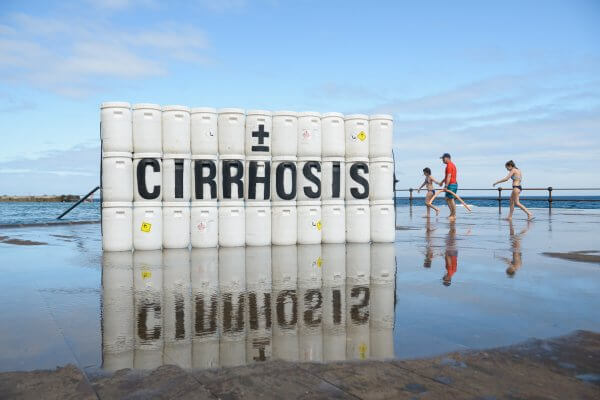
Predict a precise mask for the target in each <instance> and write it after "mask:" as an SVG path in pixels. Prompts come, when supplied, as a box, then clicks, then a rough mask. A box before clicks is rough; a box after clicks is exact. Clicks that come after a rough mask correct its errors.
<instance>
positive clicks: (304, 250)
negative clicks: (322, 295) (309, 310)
mask: <svg viewBox="0 0 600 400" xmlns="http://www.w3.org/2000/svg"><path fill="white" fill-rule="evenodd" d="M322 271H323V258H322V257H321V244H320V243H317V244H299V245H298V286H300V287H303V288H311V289H320V288H321V275H322ZM300 315H301V314H300Z"/></svg>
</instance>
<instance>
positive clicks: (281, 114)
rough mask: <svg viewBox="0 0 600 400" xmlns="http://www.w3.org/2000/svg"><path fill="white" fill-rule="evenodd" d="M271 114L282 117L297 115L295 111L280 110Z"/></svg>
mask: <svg viewBox="0 0 600 400" xmlns="http://www.w3.org/2000/svg"><path fill="white" fill-rule="evenodd" d="M273 116H274V117H283V116H288V117H297V116H298V113H297V112H296V111H287V110H280V111H275V112H273Z"/></svg>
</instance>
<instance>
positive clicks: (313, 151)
mask: <svg viewBox="0 0 600 400" xmlns="http://www.w3.org/2000/svg"><path fill="white" fill-rule="evenodd" d="M297 151H298V157H319V158H320V157H321V114H320V113H318V112H315V111H304V112H301V113H298V150H297Z"/></svg>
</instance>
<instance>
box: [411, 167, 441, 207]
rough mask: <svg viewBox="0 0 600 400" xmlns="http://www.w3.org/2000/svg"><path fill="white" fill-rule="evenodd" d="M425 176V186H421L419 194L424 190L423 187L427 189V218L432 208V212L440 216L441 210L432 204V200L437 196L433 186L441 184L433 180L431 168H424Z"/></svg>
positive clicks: (418, 190)
mask: <svg viewBox="0 0 600 400" xmlns="http://www.w3.org/2000/svg"><path fill="white" fill-rule="evenodd" d="M423 175H425V181H424V182H423V184H421V186H419V189H417V193H421V189H423V186H425V187H426V188H427V194H426V195H425V205H426V206H427V218H429V209H430V208H431V209H432V210H435V215H436V216H437V215H440V209H439V208H437V207H436V206H434V205H433V204H431V203H430V200H431V198H432V197H433V195H434V194H435V190H433V184H434V183H437V184H438V185H439V182H438V181H436V180H435V179H434V178H433V176H431V170H430V169H429V168H423Z"/></svg>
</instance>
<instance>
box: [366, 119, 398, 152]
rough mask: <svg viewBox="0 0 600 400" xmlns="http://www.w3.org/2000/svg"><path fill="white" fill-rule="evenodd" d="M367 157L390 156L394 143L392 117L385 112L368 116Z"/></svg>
mask: <svg viewBox="0 0 600 400" xmlns="http://www.w3.org/2000/svg"><path fill="white" fill-rule="evenodd" d="M369 133H370V136H371V137H370V138H369V157H371V158H373V157H391V156H392V146H393V145H394V143H393V141H394V117H392V116H391V115H387V114H377V115H371V116H370V117H369Z"/></svg>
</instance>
